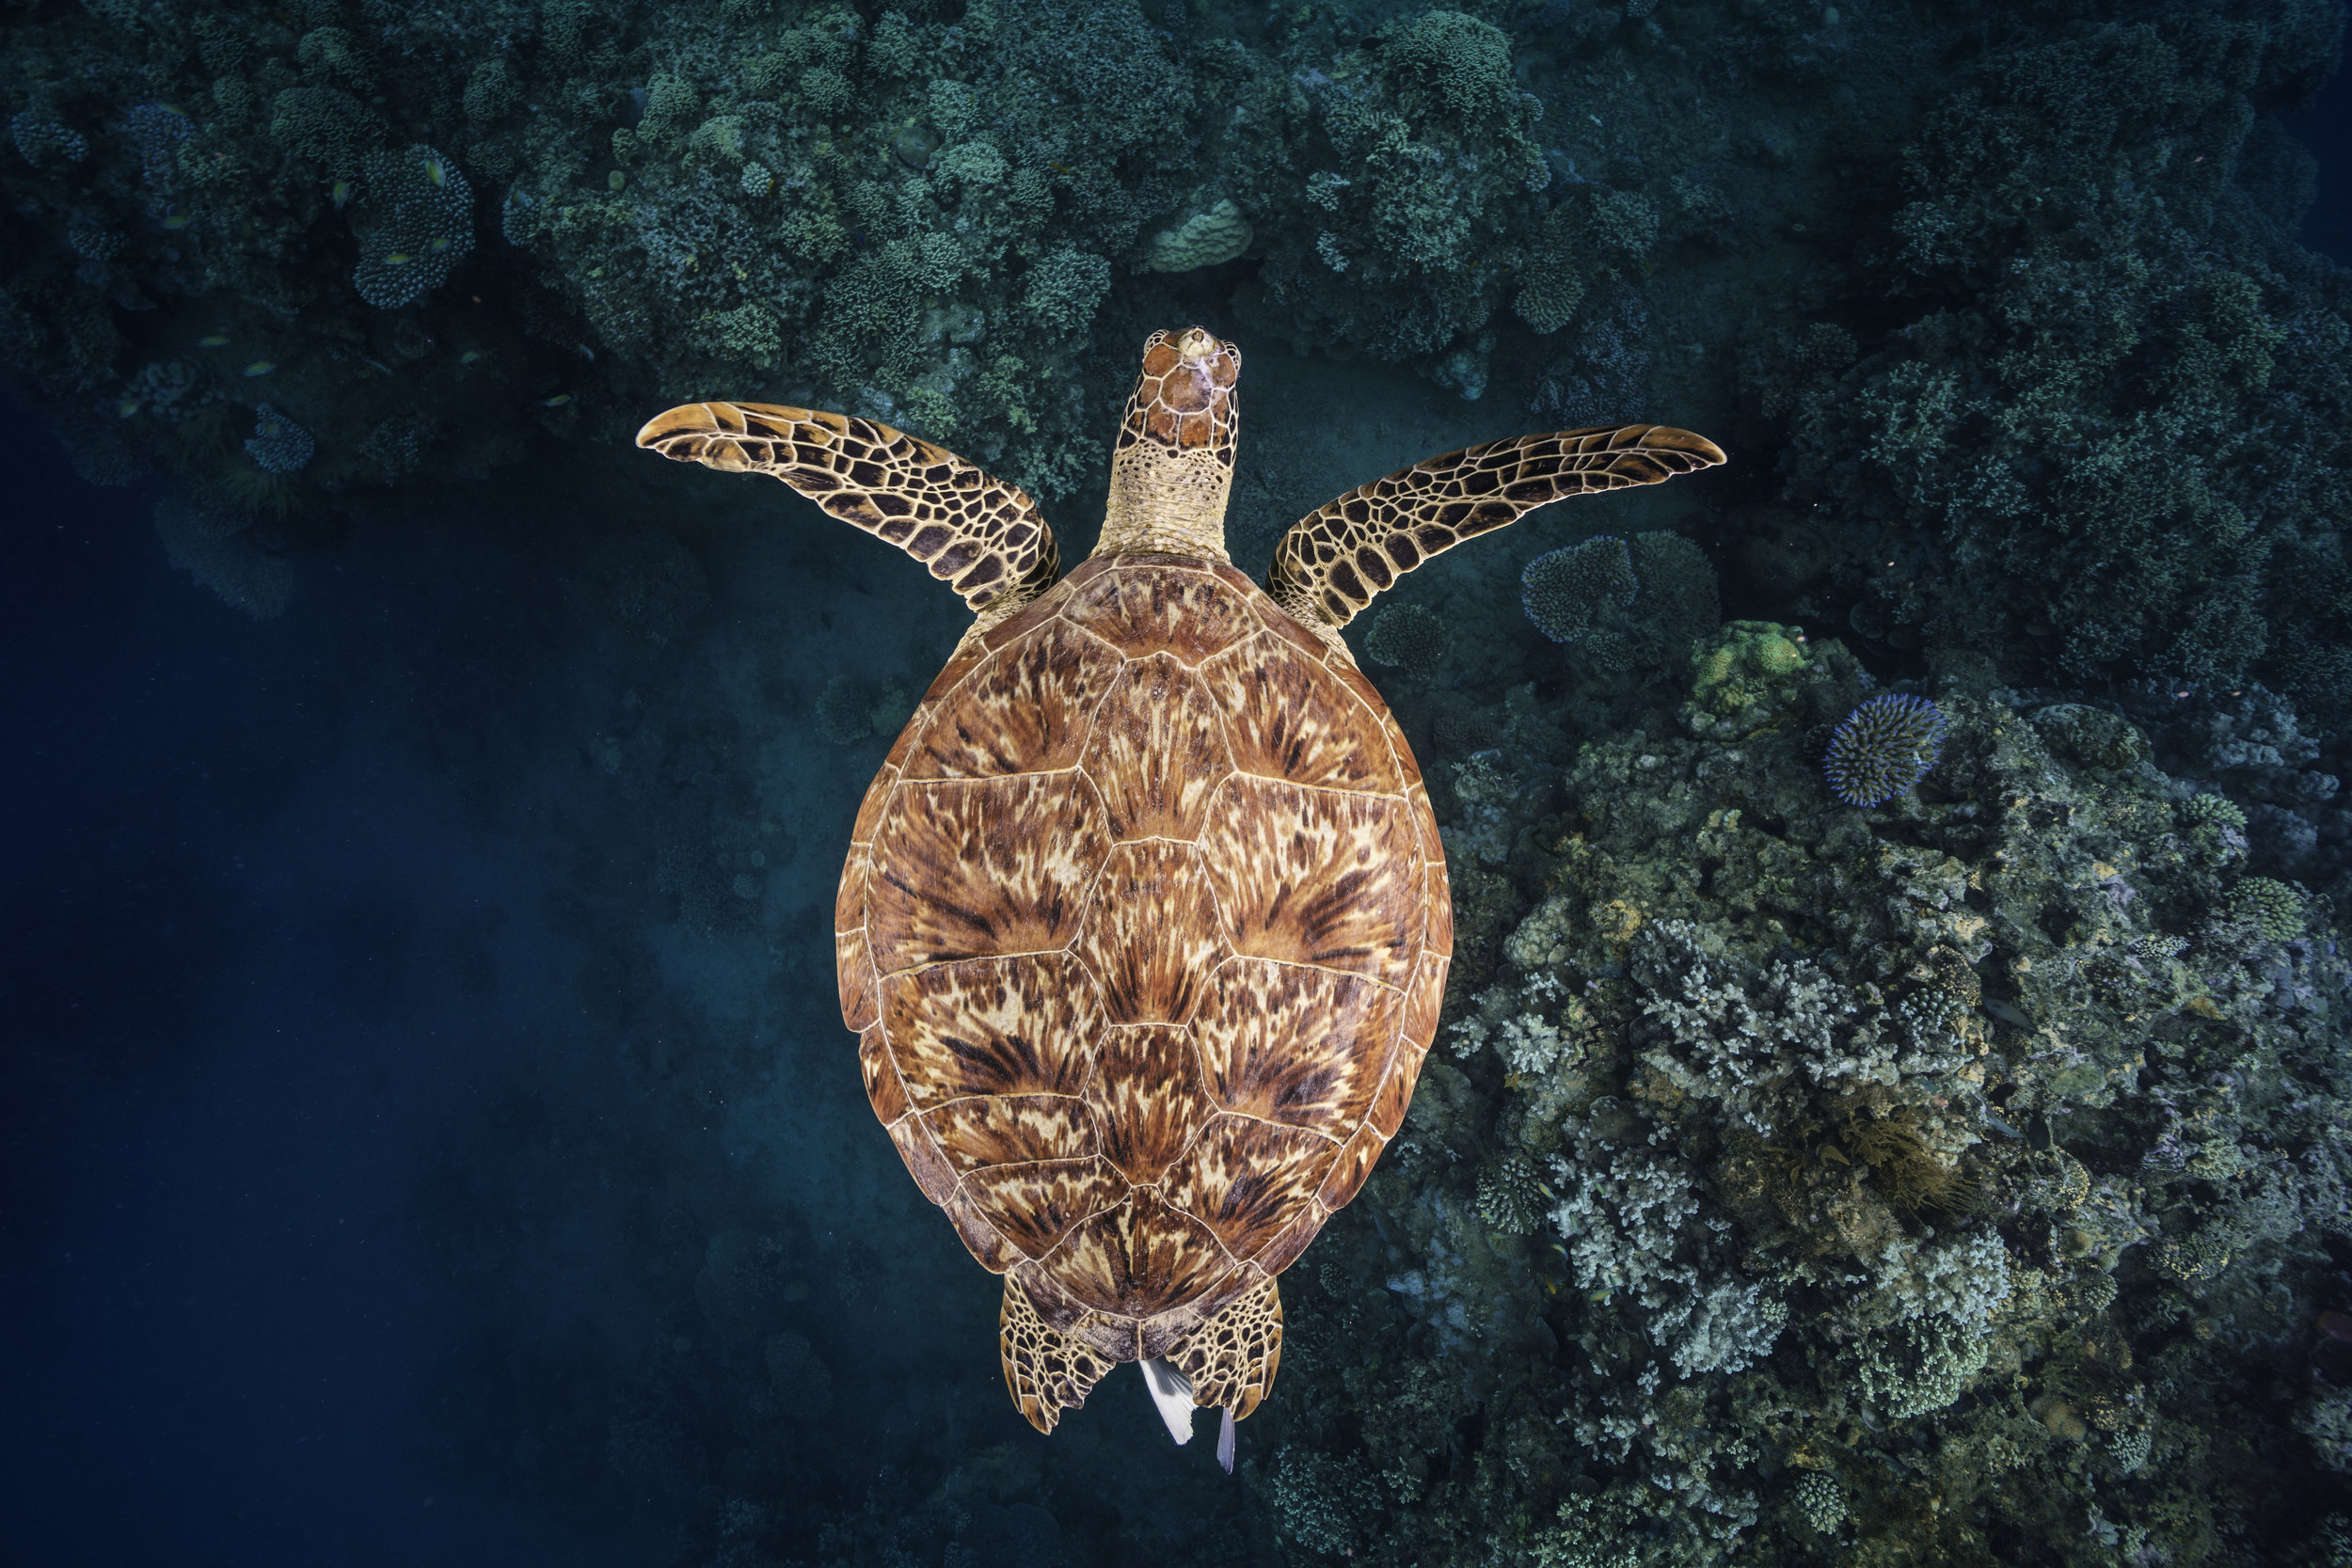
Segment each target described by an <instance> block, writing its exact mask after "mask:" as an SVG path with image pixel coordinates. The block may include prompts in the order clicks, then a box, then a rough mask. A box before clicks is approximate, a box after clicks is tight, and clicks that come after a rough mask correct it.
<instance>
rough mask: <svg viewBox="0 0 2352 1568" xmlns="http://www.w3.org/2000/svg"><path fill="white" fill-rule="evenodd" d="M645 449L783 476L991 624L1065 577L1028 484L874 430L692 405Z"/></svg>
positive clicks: (654, 426)
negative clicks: (922, 569) (925, 571)
mask: <svg viewBox="0 0 2352 1568" xmlns="http://www.w3.org/2000/svg"><path fill="white" fill-rule="evenodd" d="M637 444H638V445H639V446H641V447H645V448H648V449H650V450H651V451H658V452H660V454H661V455H662V456H664V457H668V458H673V459H675V460H676V461H678V462H680V463H699V464H701V465H702V466H703V467H706V468H717V469H719V470H721V471H722V472H724V473H759V474H773V475H774V476H775V477H776V478H778V479H780V480H782V481H784V483H787V484H789V485H790V486H792V488H793V489H795V490H798V491H799V492H800V493H801V494H802V495H803V496H806V497H807V498H808V499H811V500H813V501H815V502H816V503H817V504H818V506H821V507H823V508H824V509H825V510H826V511H827V512H828V513H830V514H832V515H834V516H835V517H838V518H840V519H841V520H842V521H843V522H845V523H848V524H850V525H851V526H852V527H855V528H861V529H864V530H865V531H866V532H868V533H871V534H874V535H875V536H877V537H878V538H882V539H886V540H888V541H889V542H890V543H892V544H894V545H896V546H898V547H899V548H900V549H902V550H904V551H906V552H907V554H909V555H911V556H913V557H914V559H915V560H917V561H920V562H923V564H924V565H926V566H928V567H930V574H931V576H933V577H935V578H939V579H940V580H942V581H943V582H951V583H953V584H954V585H955V590H956V592H957V593H959V594H962V595H963V601H964V603H966V604H968V605H970V606H971V607H972V609H973V610H974V611H975V612H976V613H977V614H979V615H980V616H981V617H982V619H983V620H985V621H986V622H988V623H989V624H992V625H993V624H994V623H995V622H997V621H1001V620H1003V619H1004V618H1005V617H1006V616H1007V615H1009V614H1010V613H1011V612H1012V611H1013V610H1015V609H1017V608H1018V607H1019V606H1021V605H1023V604H1025V603H1027V602H1028V601H1029V600H1031V599H1033V598H1035V597H1037V595H1038V594H1041V593H1043V592H1044V591H1045V590H1046V589H1048V588H1050V587H1052V586H1053V585H1054V581H1055V579H1056V578H1058V577H1059V576H1060V575H1061V552H1060V549H1059V547H1058V546H1057V545H1056V544H1055V542H1054V531H1053V530H1052V529H1050V528H1048V527H1047V526H1046V524H1045V518H1044V516H1043V515H1041V514H1040V513H1039V511H1038V509H1037V503H1036V502H1035V501H1033V500H1031V499H1029V498H1028V495H1027V493H1026V492H1025V491H1024V490H1023V489H1022V488H1021V487H1020V486H1019V485H1017V484H1009V483H1006V482H1005V481H1003V480H1001V479H995V478H992V477H991V476H990V475H988V474H987V473H985V472H983V471H982V470H981V469H980V468H978V467H976V466H975V465H973V464H971V463H968V462H966V461H965V460H964V459H962V458H961V457H958V456H957V455H956V454H955V453H954V452H951V451H948V450H947V449H946V448H945V447H938V446H933V445H932V444H931V443H930V442H929V441H926V440H923V439H922V438H921V437H919V436H909V435H907V434H906V433H905V432H904V431H899V430H893V429H891V428H890V427H889V426H888V425H886V424H876V423H875V422H874V421H873V420H861V419H856V418H853V417H851V416H850V415H846V414H833V413H828V412H826V411H824V410H823V409H811V408H787V407H783V406H780V405H778V404H765V403H690V404H683V405H681V406H679V407H676V408H673V409H670V410H669V411H668V412H666V413H662V414H657V415H655V416H654V417H653V418H652V419H650V420H646V421H645V427H644V429H643V430H640V431H639V432H638V433H637Z"/></svg>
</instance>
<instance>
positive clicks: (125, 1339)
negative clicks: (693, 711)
mask: <svg viewBox="0 0 2352 1568" xmlns="http://www.w3.org/2000/svg"><path fill="white" fill-rule="evenodd" d="M11 432H12V433H11V437H10V441H11V448H10V450H9V451H8V454H7V471H8V474H9V476H10V483H11V487H12V489H13V490H14V491H15V515H16V519H17V521H16V523H15V525H14V526H12V527H11V529H10V530H9V531H8V539H7V546H6V549H7V560H6V564H5V567H0V594H4V595H5V599H6V612H5V614H6V623H7V634H6V649H7V653H6V684H5V692H6V695H5V698H0V701H5V704H6V712H7V718H6V721H5V722H6V724H7V728H8V734H9V736H11V744H10V748H9V750H10V754H11V759H12V760H11V763H10V768H9V774H10V777H9V779H8V791H7V796H6V799H7V813H8V828H7V832H6V834H5V845H6V848H5V854H6V861H5V866H6V870H5V877H6V888H7V893H6V905H5V908H6V920H7V933H6V938H5V942H0V955H4V956H0V966H5V968H4V970H0V973H4V974H5V979H4V980H0V995H5V996H6V997H7V998H8V1002H7V1007H8V1034H9V1037H10V1043H11V1051H10V1068H9V1073H8V1101H9V1103H8V1111H7V1116H8V1173H7V1175H8V1193H9V1198H8V1215H7V1230H6V1237H5V1246H6V1259H5V1269H6V1279H7V1289H6V1292H5V1311H6V1313H7V1323H6V1327H5V1337H6V1339H7V1342H8V1347H9V1349H8V1362H7V1366H8V1370H7V1377H8V1404H9V1408H10V1416H9V1418H8V1421H7V1423H6V1425H5V1428H4V1429H0V1430H5V1433H6V1441H7V1443H8V1449H9V1452H8V1456H7V1462H6V1465H5V1474H6V1480H5V1481H0V1487H4V1488H5V1496H6V1501H5V1504H0V1506H4V1507H5V1509H6V1512H7V1515H8V1518H9V1520H10V1525H9V1534H10V1536H11V1537H12V1539H13V1540H14V1542H15V1544H16V1547H17V1548H18V1549H21V1550H22V1551H23V1553H24V1555H22V1556H17V1557H15V1559H14V1560H19V1561H50V1562H61V1563H62V1562H105V1561H118V1562H120V1561H161V1560H180V1561H194V1562H221V1563H227V1562H253V1561H267V1562H281V1561H282V1562H291V1561H297V1560H302V1561H318V1562H353V1563H361V1562H395V1561H418V1560H432V1559H437V1560H447V1561H466V1562H473V1561H484V1562H486V1561H492V1560H506V1561H539V1560H550V1561H551V1560H570V1561H602V1560H622V1559H623V1558H625V1557H626V1556H627V1551H626V1548H625V1547H624V1546H623V1545H622V1544H620V1543H617V1542H615V1541H614V1540H612V1539H611V1538H609V1537H607V1538H603V1539H598V1538H596V1537H595V1536H593V1535H592V1534H590V1533H588V1532H585V1531H580V1530H575V1529H573V1528H567V1527H566V1526H565V1524H564V1521H563V1520H562V1519H561V1518H560V1517H559V1516H555V1515H551V1514H550V1513H548V1512H547V1511H545V1510H543V1509H538V1508H533V1507H518V1506H516V1504H515V1503H514V1502H513V1501H512V1500H510V1499H509V1498H507V1497H502V1496H501V1491H500V1489H499V1488H498V1487H497V1486H496V1485H495V1484H473V1485H469V1484H467V1483H466V1481H465V1480H464V1478H463V1476H462V1475H461V1474H459V1473H458V1472H457V1471H456V1470H455V1469H454V1468H453V1466H451V1465H447V1464H446V1463H437V1462H436V1459H435V1456H434V1454H433V1452H432V1448H431V1432H432V1426H433V1418H434V1416H435V1408H434V1407H435V1402H436V1400H437V1399H438V1398H442V1397H445V1394H446V1390H444V1389H437V1387H436V1378H437V1375H438V1374H439V1373H440V1371H441V1370H442V1369H444V1368H445V1367H446V1364H447V1361H448V1358H449V1356H450V1354H451V1348H452V1342H453V1334H454V1335H457V1336H459V1337H461V1338H462V1337H463V1336H465V1335H468V1334H472V1333H477V1332H479V1329H478V1326H477V1325H475V1324H473V1323H469V1322H468V1321H467V1319H468V1317H469V1297H470V1298H471V1300H472V1304H473V1307H475V1308H478V1307H479V1296H478V1294H477V1293H475V1292H471V1291H469V1290H468V1288H467V1285H468V1282H467V1281H465V1280H464V1279H462V1278H453V1277H452V1275H451V1273H450V1271H449V1270H447V1269H446V1268H442V1267H437V1266H436V1263H435V1259H434V1257H433V1256H432V1249H431V1248H430V1247H428V1246H425V1245H422V1244H421V1243H420V1240H419V1234H418V1228H419V1227H418V1223H417V1221H418V1214H417V1204H418V1201H419V1190H418V1189H419V1182H420V1179H421V1173H422V1172H424V1171H426V1170H429V1169H430V1168H431V1167H432V1166H433V1164H434V1162H435V1160H436V1158H437V1154H436V1149H437V1143H438V1142H439V1141H440V1140H442V1139H445V1138H446V1137H447V1136H448V1135H449V1134H450V1132H451V1130H452V1129H453V1128H461V1127H463V1126H465V1125H466V1124H467V1123H468V1122H469V1120H479V1118H481V1117H483V1115H484V1114H485V1107H487V1106H489V1105H491V1104H492V1103H493V1102H494V1101H495V1100H496V1098H497V1097H498V1096H500V1095H501V1094H504V1093H508V1092H511V1085H512V1084H513V1083H514V1082H515V1080H516V1077H517V1076H518V1075H520V1074H523V1073H526V1072H528V1071H529V1070H530V1069H531V1058H532V1054H533V1053H534V1051H535V1052H537V1053H542V1054H543V1055H544V1057H545V1058H547V1059H548V1060H547V1065H548V1067H549V1068H551V1069H558V1070H560V1071H561V1072H562V1073H563V1074H564V1076H565V1077H567V1078H577V1079H585V1080H589V1081H594V1080H595V1079H596V1078H597V1076H598V1075H599V1073H600V1072H602V1071H604V1070H605V1069H607V1065H608V1064H607V1060H606V1057H605V1055H604V1054H602V1053H596V1052H583V1051H580V1050H577V1049H570V1048H568V1047H570V1046H571V1045H573V1044H574V1043H576V1042H567V1041H565V1040H564V1039H563V1038H561V1037H557V1036H556V1035H554V1034H553V1033H552V1032H550V1031H548V1027H547V1026H548V1023H549V1022H551V1019H552V1017H553V1016H554V1015H555V1014H556V1009H557V1006H558V1003H557V1001H556V994H557V993H558V992H560V991H561V990H562V976H563V974H564V967H563V965H562V963H561V961H560V954H559V951H558V948H559V945H560V944H559V943H558V942H556V940H555V939H554V938H553V937H551V935H550V934H549V933H548V930H547V929H546V927H545V926H544V924H543V923H542V922H541V921H539V920H538V919H537V918H536V917H535V916H536V911H535V908H534V903H533V901H532V898H531V897H530V895H529V892H528V875H527V870H526V868H525V867H524V866H522V865H521V864H519V863H518V853H519V852H525V851H518V847H516V845H515V844H514V843H512V841H502V840H501V839H500V838H499V837H498V836H496V835H491V834H485V833H484V832H480V831H478V827H476V826H469V821H468V818H467V816H466V812H465V810H464V807H463V806H462V804H461V802H460V801H459V800H458V799H457V798H456V795H455V793H454V792H453V789H452V787H451V785H450V784H449V782H448V780H447V779H446V777H444V776H439V775H437V773H436V772H435V771H434V770H433V769H431V768H428V767H425V766H422V765H421V760H420V758H419V757H418V756H417V754H416V752H415V748H414V747H413V746H412V745H410V744H408V743H407V742H406V741H405V740H404V739H402V738H400V737H396V736H393V735H391V734H389V732H388V728H387V725H386V722H385V714H384V712H383V709H382V706H381V701H382V697H383V693H382V691H381V689H380V688H377V689H371V686H370V683H369V682H368V681H367V680H366V679H364V678H358V679H355V678H354V676H353V674H352V672H351V669H350V668H349V665H350V661H351V660H352V658H353V657H354V656H355V655H356V654H358V653H359V652H361V648H360V646H359V644H360V643H362V642H364V641H367V639H366V637H365V634H364V633H362V632H361V631H360V629H359V628H358V626H354V625H353V623H352V622H351V621H350V620H348V619H346V616H347V615H349V614H354V613H358V614H369V615H372V616H373V617H374V618H378V619H379V620H381V621H389V622H400V621H404V620H406V619H408V618H410V617H413V616H414V615H415V614H416V613H417V610H418V607H417V606H415V605H414V604H403V603H401V602H400V599H401V593H400V588H399V586H398V585H386V584H382V583H378V584H375V585H373V586H372V587H371V588H368V589H358V588H355V590H354V593H353V597H352V599H351V600H350V601H349V602H346V603H343V604H341V605H338V604H335V603H334V602H332V594H331V590H330V593H329V594H326V595H321V597H324V598H326V599H327V601H328V602H326V603H320V604H317V605H316V606H315V608H314V609H308V610H306V612H304V613H298V614H296V615H294V616H291V617H289V618H286V619H283V620H278V621H271V622H255V621H251V620H248V619H247V618H246V617H245V616H243V615H240V614H237V613H235V612H233V611H230V610H228V609H226V608H225V607H224V606H222V605H221V604H220V603H218V601H216V600H215V599H213V598H212V597H211V596H210V595H207V594H199V593H196V592H191V590H190V586H189V584H188V583H187V582H186V581H185V579H184V578H174V577H173V576H172V575H170V574H168V573H167V570H166V569H165V566H164V562H163V561H162V558H161V556H160V554H159V552H158V550H157V547H156V545H155V541H154V536H153V533H152V531H151V529H150V528H149V527H148V526H147V514H148V511H149V508H150V507H151V504H152V498H151V497H146V496H142V495H140V494H137V493H135V492H125V491H94V490H91V489H89V488H87V487H86V486H82V485H80V484H78V483H75V482H74V481H73V480H72V477H71V475H70V474H69V473H68V472H66V471H65V469H64V467H63V464H62V461H61V458H60V456H59V455H58V454H57V453H56V450H55V449H54V448H53V447H51V446H50V445H49V444H48V443H47V442H46V440H45V438H44V437H43V436H41V435H40V432H39V430H38V427H32V428H27V427H25V426H24V425H22V424H17V425H12V427H11ZM355 565H356V563H355ZM344 580H354V581H356V580H357V579H353V578H345V579H344ZM469 975H471V976H473V977H474V981H475V983H474V984H473V985H472V986H471V987H469V985H468V983H467V979H466V977H467V976H469ZM555 1058H561V1060H560V1061H558V1060H556V1059H555ZM604 1217H605V1218H607V1219H608V1220H609V1217H610V1216H609V1214H608V1215H606V1216H604ZM596 1219H597V1216H596V1213H595V1205H594V1204H593V1203H592V1202H583V1203H582V1204H581V1205H580V1212H577V1213H576V1214H574V1215H572V1216H568V1217H567V1219H566V1222H565V1223H567V1224H569V1225H572V1226H576V1227H578V1228H579V1241H578V1244H577V1246H576V1248H575V1249H574V1251H573V1256H574V1258H575V1260H576V1262H577V1263H578V1264H579V1265H580V1267H581V1268H583V1269H584V1270H589V1271H593V1272H594V1273H596V1275H609V1274H610V1272H611V1270H612V1266H613V1263H614V1261H615V1259H613V1257H612V1249H611V1247H610V1246H609V1244H608V1245H599V1244H598V1243H596V1234H597V1230H598V1228H599V1227H598V1226H597V1225H596ZM583 1283H584V1281H583ZM566 1296H567V1298H568V1299H566V1300H565V1301H564V1304H563V1305H562V1306H561V1307H557V1306H556V1305H555V1304H553V1303H550V1304H548V1306H549V1308H550V1310H551V1311H552V1312H554V1313H555V1314H556V1319H557V1321H556V1322H554V1323H550V1324H549V1325H548V1327H549V1329H550V1330H551V1331H553V1332H558V1333H564V1334H571V1335H576V1336H578V1337H580V1339H581V1340H582V1341H583V1342H586V1343H594V1344H599V1345H619V1344H622V1343H626V1342H628V1340H629V1339H630V1338H631V1337H632V1336H633V1335H635V1334H636V1333H638V1332H639V1331H640V1330H641V1329H642V1324H641V1323H638V1322H636V1321H635V1320H634V1318H633V1316H632V1308H631V1306H630V1304H629V1303H628V1302H627V1301H626V1300H625V1299H622V1298H620V1297H617V1296H616V1295H615V1294H614V1293H613V1292H612V1291H611V1290H610V1289H609V1288H606V1289H579V1290H575V1291H568V1292H566ZM477 1479H478V1480H491V1479H494V1478H477Z"/></svg>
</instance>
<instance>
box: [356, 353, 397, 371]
mask: <svg viewBox="0 0 2352 1568" xmlns="http://www.w3.org/2000/svg"><path fill="white" fill-rule="evenodd" d="M359 363H361V364H362V365H365V366H367V367H368V369H370V370H372V371H374V372H377V373H378V374H381V375H389V374H391V373H392V367H391V366H389V365H387V364H386V363H384V361H383V360H381V359H370V358H369V357H367V356H365V355H362V356H360V357H359Z"/></svg>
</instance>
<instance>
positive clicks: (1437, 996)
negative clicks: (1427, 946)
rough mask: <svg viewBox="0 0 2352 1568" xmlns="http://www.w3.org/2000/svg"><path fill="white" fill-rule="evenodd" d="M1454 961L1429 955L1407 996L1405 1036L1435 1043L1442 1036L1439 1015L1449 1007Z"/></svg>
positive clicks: (1423, 958)
mask: <svg viewBox="0 0 2352 1568" xmlns="http://www.w3.org/2000/svg"><path fill="white" fill-rule="evenodd" d="M1451 962H1452V960H1451V959H1450V958H1447V957H1446V956H1445V955H1444V954H1441V953H1438V952H1434V951H1433V952H1426V953H1423V954H1422V956H1421V968H1420V969H1419V970H1418V971H1417V972H1416V973H1415V974H1414V975H1413V984H1412V986H1411V988H1410V989H1409V990H1406V993H1405V1037H1406V1039H1414V1040H1431V1039H1435V1038H1437V1036H1438V1009H1440V1008H1441V1007H1443V1006H1445V976H1446V969H1447V966H1448V965H1449V964H1450V963H1451Z"/></svg>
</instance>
